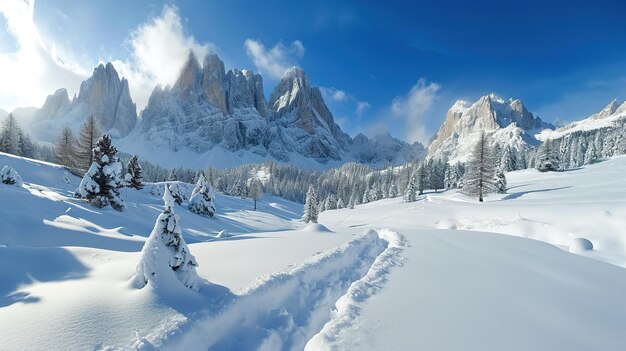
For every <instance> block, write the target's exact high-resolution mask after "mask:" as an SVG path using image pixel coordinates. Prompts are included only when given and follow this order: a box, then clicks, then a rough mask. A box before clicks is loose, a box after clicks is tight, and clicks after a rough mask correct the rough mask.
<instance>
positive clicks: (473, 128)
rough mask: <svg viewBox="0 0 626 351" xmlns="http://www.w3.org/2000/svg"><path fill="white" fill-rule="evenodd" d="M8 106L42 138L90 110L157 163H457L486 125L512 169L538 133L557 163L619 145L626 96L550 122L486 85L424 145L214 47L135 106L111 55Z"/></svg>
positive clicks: (291, 76) (127, 147) (308, 86)
mask: <svg viewBox="0 0 626 351" xmlns="http://www.w3.org/2000/svg"><path fill="white" fill-rule="evenodd" d="M14 114H16V117H18V119H19V120H20V121H21V122H22V123H25V124H28V123H29V122H30V125H29V126H27V127H29V128H27V129H28V130H29V131H30V132H31V134H32V135H33V137H35V138H36V139H37V140H40V141H45V142H54V141H55V140H56V138H57V137H58V135H59V133H60V130H61V128H63V127H64V126H70V127H71V128H73V129H74V130H78V129H79V128H80V125H81V124H82V121H83V120H84V119H85V117H86V116H88V115H94V116H96V118H98V120H99V121H100V123H101V124H102V126H103V127H104V129H105V130H106V131H108V132H109V133H110V134H112V135H113V136H114V138H115V139H116V144H117V145H118V147H119V148H120V150H122V151H125V152H127V153H134V154H138V155H140V156H141V157H143V158H145V159H147V160H149V161H152V162H154V163H157V164H160V165H162V166H165V167H187V168H203V167H206V166H214V167H227V166H233V165H237V164H241V163H249V162H262V161H265V160H276V161H279V162H285V163H290V164H294V165H297V166H306V167H312V168H329V167H335V166H339V165H341V164H344V163H346V162H359V163H365V164H369V165H374V166H386V165H398V164H402V163H406V162H408V161H411V160H413V159H415V158H424V157H427V158H430V159H444V160H447V161H448V162H449V163H456V162H465V161H466V160H467V159H468V157H469V156H470V154H471V150H472V147H473V145H474V143H475V141H476V139H477V137H478V135H479V134H480V132H481V131H485V132H487V133H488V134H490V136H491V137H492V138H491V140H492V141H493V144H494V147H495V148H496V149H497V150H498V151H500V154H501V155H506V157H510V158H512V159H513V161H512V162H511V164H514V165H515V167H516V168H517V169H520V168H526V167H528V166H530V165H532V161H533V159H532V158H533V157H534V150H535V149H536V147H537V146H538V145H540V144H541V143H542V142H543V141H545V140H551V142H554V143H556V144H558V145H559V147H560V150H561V153H562V155H561V159H562V162H563V165H564V166H576V165H580V164H585V163H589V162H591V160H594V159H595V158H596V156H595V154H596V153H597V157H606V156H611V155H613V154H622V153H626V137H624V135H623V134H624V133H623V130H624V127H625V124H626V103H622V104H619V103H618V102H617V101H613V102H611V103H610V104H609V105H608V106H606V107H605V108H604V109H603V110H602V111H600V112H598V113H596V114H593V115H592V116H590V117H588V118H586V119H584V120H582V121H578V122H574V123H571V124H569V125H567V126H565V127H562V128H559V129H556V128H555V127H554V126H553V125H551V124H550V123H546V122H544V121H542V120H541V119H539V118H538V117H535V116H534V115H533V114H532V113H531V112H529V111H528V110H527V109H526V107H525V106H524V104H523V103H522V101H520V100H518V99H508V100H505V99H503V98H500V97H498V96H497V95H495V94H490V95H486V96H483V97H481V98H479V99H478V100H477V101H476V102H473V103H470V102H467V101H463V100H459V101H457V102H455V103H454V104H453V106H452V107H451V108H450V109H449V111H448V112H447V114H446V118H445V121H444V122H443V124H442V126H441V128H440V129H439V131H438V132H437V134H436V135H435V136H434V137H433V139H432V140H431V142H430V143H429V145H428V149H425V148H424V146H423V145H421V144H420V143H414V144H408V143H406V142H404V141H401V140H398V139H396V138H393V137H391V136H390V135H389V134H384V135H379V136H376V137H374V138H369V137H367V136H365V135H363V134H359V135H356V136H355V137H350V136H349V135H347V134H346V133H344V132H343V131H342V130H341V128H340V127H339V125H337V123H335V120H334V117H333V114H332V113H331V111H330V110H329V109H328V107H327V105H326V103H325V101H324V98H323V97H322V94H321V92H320V89H319V88H318V87H316V86H314V85H313V84H312V83H311V82H310V80H309V78H308V77H307V75H306V73H305V72H304V70H302V69H301V68H299V67H292V68H290V69H288V70H286V71H285V73H284V74H283V76H282V78H281V79H280V82H279V83H278V84H277V86H276V87H275V88H274V90H273V92H272V93H271V95H270V97H269V100H266V98H265V96H264V89H263V78H262V77H261V75H260V74H256V73H253V72H252V71H249V70H238V69H232V70H229V71H226V70H225V69H224V63H223V62H222V60H221V59H220V58H219V57H218V56H217V55H214V54H210V55H207V56H206V57H204V58H203V59H202V61H201V62H200V60H199V59H198V58H197V57H196V56H195V55H194V54H193V53H191V52H190V54H189V57H188V59H187V62H186V64H185V65H184V67H183V69H182V70H181V73H180V75H179V77H178V79H177V81H176V83H175V84H174V85H173V86H171V87H169V86H168V87H165V88H162V87H156V88H155V89H154V91H153V92H152V94H151V96H150V99H149V101H148V104H147V106H146V107H145V109H144V110H143V111H142V112H141V114H140V115H138V114H137V108H136V105H135V103H134V102H133V101H132V99H131V96H130V91H129V88H128V81H127V80H126V79H124V78H121V77H120V76H119V75H118V73H117V71H116V70H115V68H114V67H113V65H112V64H111V63H107V64H106V65H104V64H101V65H99V66H98V67H96V68H95V69H94V72H93V75H92V76H91V77H90V78H89V79H87V80H85V81H84V82H83V83H82V84H81V86H80V91H79V93H78V94H77V95H76V96H74V97H73V98H72V99H70V98H69V96H68V93H67V90H66V89H59V90H57V91H56V92H55V93H54V94H52V95H50V96H48V98H47V99H46V101H45V103H44V105H43V106H42V107H41V108H39V109H35V108H25V109H16V110H15V111H14ZM4 115H6V111H4V110H0V117H3V116H4ZM591 139H593V140H591ZM578 144H580V145H578ZM592 144H593V146H590V145H592ZM622 145H623V146H622ZM622 149H623V150H622ZM503 157H504V156H503Z"/></svg>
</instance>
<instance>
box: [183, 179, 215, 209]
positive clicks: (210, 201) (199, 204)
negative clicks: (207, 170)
mask: <svg viewBox="0 0 626 351" xmlns="http://www.w3.org/2000/svg"><path fill="white" fill-rule="evenodd" d="M214 201H215V194H214V193H213V188H211V185H210V184H209V182H207V180H206V179H205V178H204V175H203V174H200V176H199V177H198V181H197V182H196V186H195V188H193V191H192V192H191V198H189V211H191V212H193V213H196V214H199V215H204V216H209V217H213V216H214V215H215V203H214Z"/></svg>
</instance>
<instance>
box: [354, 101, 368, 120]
mask: <svg viewBox="0 0 626 351" xmlns="http://www.w3.org/2000/svg"><path fill="white" fill-rule="evenodd" d="M370 107H371V106H370V104H369V102H367V101H359V102H357V103H356V109H355V110H354V114H356V115H357V116H358V117H361V116H363V114H364V113H365V111H367V110H369V108H370Z"/></svg>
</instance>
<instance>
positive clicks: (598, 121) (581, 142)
mask: <svg viewBox="0 0 626 351" xmlns="http://www.w3.org/2000/svg"><path fill="white" fill-rule="evenodd" d="M625 131H626V102H623V103H621V104H620V103H618V101H617V100H613V101H612V102H611V103H610V104H608V105H607V106H606V107H605V108H603V109H602V110H601V111H600V112H598V113H594V114H593V115H591V116H589V117H587V118H585V119H582V120H580V121H576V122H572V123H570V124H568V125H566V126H563V127H561V128H558V129H556V130H544V131H542V132H541V133H539V134H538V135H537V138H538V139H539V140H541V141H543V142H544V143H546V144H549V146H550V147H551V148H552V149H554V150H558V151H559V153H558V154H559V156H558V158H559V163H560V168H562V169H568V168H574V167H580V166H582V165H585V164H590V163H595V162H596V161H598V160H599V159H601V158H605V157H611V156H616V155H622V154H625V153H626V133H625Z"/></svg>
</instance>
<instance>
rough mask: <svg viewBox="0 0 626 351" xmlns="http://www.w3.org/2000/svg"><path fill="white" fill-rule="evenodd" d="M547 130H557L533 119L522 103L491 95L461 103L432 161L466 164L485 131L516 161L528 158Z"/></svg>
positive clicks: (451, 114) (438, 140)
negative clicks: (540, 134) (480, 135)
mask: <svg viewBox="0 0 626 351" xmlns="http://www.w3.org/2000/svg"><path fill="white" fill-rule="evenodd" d="M546 128H548V129H552V128H554V126H552V125H551V124H549V123H545V122H543V121H542V120H541V119H540V118H538V117H535V116H533V114H532V113H531V112H529V111H528V110H527V109H526V107H525V106H524V104H523V103H522V101H521V100H519V99H512V98H511V99H508V100H504V99H502V98H501V97H499V96H497V95H496V94H489V95H485V96H483V97H481V98H479V99H478V100H477V101H476V102H474V103H469V102H467V101H463V100H459V101H457V102H455V103H454V104H453V105H452V107H451V108H450V110H448V113H447V114H446V119H445V120H444V122H443V124H442V126H441V128H440V129H439V131H438V132H437V134H436V136H435V138H434V139H433V140H432V142H431V143H430V145H429V147H428V157H429V158H435V159H448V160H449V161H450V162H451V163H455V162H465V161H466V160H467V158H468V157H469V154H470V152H471V149H472V146H473V144H474V143H475V141H476V138H477V136H478V135H479V134H480V132H481V131H485V132H487V133H490V134H492V137H493V140H494V142H495V144H496V145H497V146H498V147H500V148H501V149H505V148H510V149H511V150H514V151H515V154H516V155H515V156H516V157H518V156H523V157H526V154H527V152H528V150H529V149H530V148H531V147H533V146H536V145H537V144H538V143H539V142H538V141H537V140H536V139H535V138H534V134H535V133H536V132H537V131H539V130H542V129H546Z"/></svg>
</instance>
